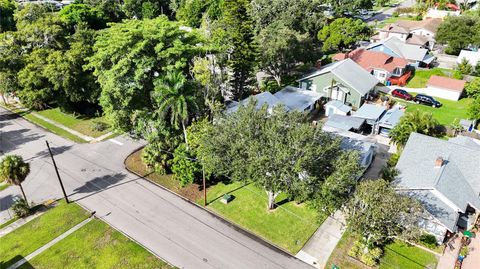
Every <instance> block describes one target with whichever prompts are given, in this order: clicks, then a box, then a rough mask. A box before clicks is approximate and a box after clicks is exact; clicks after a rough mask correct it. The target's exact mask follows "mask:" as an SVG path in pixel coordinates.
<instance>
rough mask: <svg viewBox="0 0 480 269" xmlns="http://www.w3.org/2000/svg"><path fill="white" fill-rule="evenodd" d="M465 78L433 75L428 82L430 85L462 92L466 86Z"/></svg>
mask: <svg viewBox="0 0 480 269" xmlns="http://www.w3.org/2000/svg"><path fill="white" fill-rule="evenodd" d="M465 83H466V81H465V80H460V79H454V78H447V77H441V76H431V77H430V79H429V80H428V82H427V85H428V86H433V87H438V88H443V89H446V90H451V91H456V92H462V91H463V88H465Z"/></svg>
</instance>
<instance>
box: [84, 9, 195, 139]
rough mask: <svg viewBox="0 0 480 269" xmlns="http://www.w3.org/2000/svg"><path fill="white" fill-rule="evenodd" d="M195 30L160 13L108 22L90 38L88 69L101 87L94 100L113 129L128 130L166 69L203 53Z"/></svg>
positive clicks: (178, 66) (183, 65)
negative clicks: (90, 53) (93, 42)
mask: <svg viewBox="0 0 480 269" xmlns="http://www.w3.org/2000/svg"><path fill="white" fill-rule="evenodd" d="M200 42H201V39H200V38H199V36H198V35H197V34H196V32H195V31H192V32H186V31H184V30H181V29H180V28H179V24H177V23H175V22H171V21H169V20H168V19H167V17H165V16H160V17H158V18H155V19H151V20H150V19H146V20H126V21H124V22H123V23H116V24H112V25H111V27H110V28H107V29H105V30H103V31H102V32H101V33H100V34H99V35H98V36H97V38H96V42H95V45H94V55H93V56H92V57H89V58H88V61H89V63H88V65H87V66H88V68H92V69H93V70H94V75H95V76H96V77H97V81H98V83H99V84H100V87H101V89H102V92H101V96H100V104H101V106H102V107H103V110H104V113H105V114H106V116H107V117H108V118H109V119H110V120H111V122H112V124H113V126H114V127H116V128H119V129H121V130H124V131H131V130H132V123H133V122H132V120H133V116H134V115H135V114H136V112H137V111H143V110H145V111H150V110H151V109H152V107H153V106H152V100H151V98H150V96H151V92H152V91H153V89H154V86H155V85H156V83H157V81H158V80H159V79H161V78H162V77H163V76H164V75H165V74H166V72H167V71H184V72H185V73H186V72H187V71H188V69H189V66H188V65H189V63H190V61H191V59H193V57H194V55H199V54H201V53H203V47H202V46H201V45H199V44H200Z"/></svg>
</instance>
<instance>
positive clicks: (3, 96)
mask: <svg viewBox="0 0 480 269" xmlns="http://www.w3.org/2000/svg"><path fill="white" fill-rule="evenodd" d="M1 95H2V99H3V103H4V104H5V105H7V100H6V99H5V94H3V93H2V94H1Z"/></svg>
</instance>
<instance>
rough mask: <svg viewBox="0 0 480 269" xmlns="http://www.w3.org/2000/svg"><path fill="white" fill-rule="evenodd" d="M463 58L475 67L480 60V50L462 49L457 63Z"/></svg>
mask: <svg viewBox="0 0 480 269" xmlns="http://www.w3.org/2000/svg"><path fill="white" fill-rule="evenodd" d="M463 59H467V61H468V63H469V64H470V65H471V66H473V67H475V66H476V65H477V64H478V62H479V61H480V52H479V51H469V50H462V51H460V54H459V55H458V57H457V64H460V63H461V62H462V61H463Z"/></svg>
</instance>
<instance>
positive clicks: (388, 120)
mask: <svg viewBox="0 0 480 269" xmlns="http://www.w3.org/2000/svg"><path fill="white" fill-rule="evenodd" d="M403 114H405V112H404V111H403V110H400V108H398V107H393V108H392V109H389V110H387V113H385V115H383V117H382V118H381V119H380V122H379V124H380V126H381V127H386V128H390V129H392V128H393V127H395V126H396V125H397V124H398V122H399V121H400V118H401V117H403Z"/></svg>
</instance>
